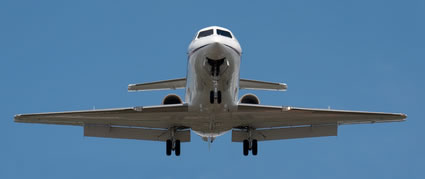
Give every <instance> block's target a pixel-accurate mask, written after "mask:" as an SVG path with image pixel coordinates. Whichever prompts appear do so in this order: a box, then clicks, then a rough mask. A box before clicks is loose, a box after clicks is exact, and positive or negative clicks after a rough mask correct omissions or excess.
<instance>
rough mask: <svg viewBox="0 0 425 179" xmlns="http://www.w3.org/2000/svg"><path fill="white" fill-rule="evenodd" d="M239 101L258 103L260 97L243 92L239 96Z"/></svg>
mask: <svg viewBox="0 0 425 179" xmlns="http://www.w3.org/2000/svg"><path fill="white" fill-rule="evenodd" d="M239 103H245V104H260V99H258V97H257V96H255V95H254V94H245V95H243V96H242V97H241V99H240V100H239Z"/></svg>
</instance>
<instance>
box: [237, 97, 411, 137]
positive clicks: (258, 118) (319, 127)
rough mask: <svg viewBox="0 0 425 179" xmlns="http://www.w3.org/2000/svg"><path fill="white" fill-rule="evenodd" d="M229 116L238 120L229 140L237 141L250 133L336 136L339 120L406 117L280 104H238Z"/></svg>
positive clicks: (403, 115)
mask: <svg viewBox="0 0 425 179" xmlns="http://www.w3.org/2000/svg"><path fill="white" fill-rule="evenodd" d="M232 117H233V118H234V119H236V120H237V121H239V125H240V126H238V127H235V128H234V130H233V131H232V141H234V142H241V141H242V140H243V139H246V138H248V136H247V135H249V134H248V130H246V127H245V126H249V127H251V128H253V129H256V130H254V133H253V134H251V135H253V136H251V137H253V138H257V140H259V141H263V140H278V139H293V138H304V137H320V136H336V135H337V127H338V125H341V124H361V123H376V122H398V121H404V120H405V118H406V117H407V116H406V115H405V114H400V113H380V112H363V111H345V110H330V109H310V108H297V107H284V106H264V105H251V104H239V106H238V111H237V112H235V113H233V114H232Z"/></svg>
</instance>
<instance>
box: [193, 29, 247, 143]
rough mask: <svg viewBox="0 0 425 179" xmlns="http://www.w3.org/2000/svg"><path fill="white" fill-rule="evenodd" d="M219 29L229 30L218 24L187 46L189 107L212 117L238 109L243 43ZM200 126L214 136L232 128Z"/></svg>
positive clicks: (201, 132) (207, 134)
mask: <svg viewBox="0 0 425 179" xmlns="http://www.w3.org/2000/svg"><path fill="white" fill-rule="evenodd" d="M217 29H219V30H223V31H227V32H230V31H228V30H227V29H224V28H219V27H209V28H206V29H203V30H201V31H200V32H202V31H205V30H213V32H214V33H213V34H211V35H208V36H206V37H200V38H198V36H199V35H197V37H195V39H194V40H193V41H192V43H191V44H190V45H189V49H188V68H187V69H188V70H187V77H186V78H187V81H186V94H185V101H186V103H187V104H188V107H189V111H191V112H199V113H202V114H203V115H208V116H210V118H211V117H212V118H214V117H216V116H218V115H220V113H228V112H232V111H235V110H236V109H237V104H238V94H239V72H240V70H239V69H240V62H241V53H242V50H241V47H240V44H239V42H238V41H237V40H236V39H235V37H234V36H233V35H231V37H228V36H223V35H218V33H217V31H218V30H217ZM206 120H210V119H208V118H207V119H206ZM206 122H208V121H206ZM199 130H202V131H197V133H198V134H200V135H201V136H204V137H206V136H208V137H213V136H216V135H217V134H218V133H222V132H225V131H227V130H229V129H226V128H222V129H220V128H219V127H214V129H212V128H211V127H210V128H209V129H208V130H207V131H210V132H207V131H205V130H204V129H199ZM195 131H196V129H195Z"/></svg>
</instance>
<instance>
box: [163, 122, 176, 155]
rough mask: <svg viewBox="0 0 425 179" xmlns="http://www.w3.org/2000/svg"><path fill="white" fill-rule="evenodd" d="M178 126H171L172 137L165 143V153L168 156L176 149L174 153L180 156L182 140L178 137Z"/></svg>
mask: <svg viewBox="0 0 425 179" xmlns="http://www.w3.org/2000/svg"><path fill="white" fill-rule="evenodd" d="M176 130H177V129H176V127H171V128H170V129H169V132H170V137H171V138H170V139H168V140H167V141H165V142H166V144H165V147H166V148H165V153H166V154H167V156H170V155H171V152H172V151H174V154H175V155H176V156H180V140H178V139H176V137H175V136H176V132H177V131H176Z"/></svg>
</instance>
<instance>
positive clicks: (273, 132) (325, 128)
mask: <svg viewBox="0 0 425 179" xmlns="http://www.w3.org/2000/svg"><path fill="white" fill-rule="evenodd" d="M337 135H338V126H337V125H321V126H309V127H290V128H278V129H262V130H254V131H252V132H251V138H253V139H256V140H258V141H267V140H281V139H297V138H307V137H325V136H337ZM249 137H250V136H249V132H248V131H246V130H232V142H242V141H243V140H245V139H248V138H249Z"/></svg>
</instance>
